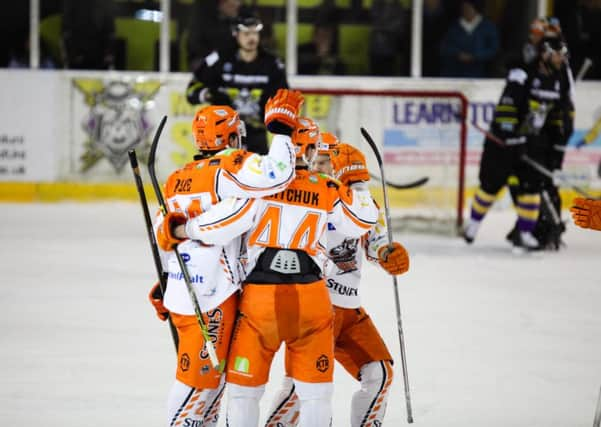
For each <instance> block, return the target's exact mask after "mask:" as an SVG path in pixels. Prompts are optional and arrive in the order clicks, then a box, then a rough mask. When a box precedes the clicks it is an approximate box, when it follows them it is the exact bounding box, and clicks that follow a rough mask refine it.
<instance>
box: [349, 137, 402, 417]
mask: <svg viewBox="0 0 601 427" xmlns="http://www.w3.org/2000/svg"><path fill="white" fill-rule="evenodd" d="M361 135H363V138H365V140H366V141H367V143H368V144H369V146H370V147H371V149H372V151H373V152H374V155H375V156H376V160H377V162H378V166H379V167H380V178H381V179H380V182H382V192H383V197H384V211H385V213H386V228H387V231H388V244H392V241H393V240H392V228H391V227H392V222H391V220H390V206H389V205H388V193H387V190H386V185H385V184H384V183H387V182H388V181H386V177H385V175H384V163H383V161H382V156H380V151H379V150H378V147H377V146H376V143H375V142H374V140H373V139H372V137H371V135H370V134H369V133H368V132H367V130H365V128H361ZM392 283H393V285H394V303H395V308H396V320H397V329H398V332H399V344H400V346H401V365H402V368H403V381H404V383H405V405H406V406H407V422H408V423H412V422H413V413H412V410H411V395H410V394H409V377H408V374H407V357H406V355H405V337H404V334H403V323H402V321H401V303H400V302H399V285H398V282H397V277H396V276H392Z"/></svg>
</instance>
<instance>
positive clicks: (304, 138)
mask: <svg viewBox="0 0 601 427" xmlns="http://www.w3.org/2000/svg"><path fill="white" fill-rule="evenodd" d="M291 139H292V144H293V145H294V148H295V150H296V158H297V159H298V158H302V159H303V160H304V161H306V162H307V163H311V162H312V161H313V158H315V155H316V154H317V150H316V148H317V143H318V141H319V127H318V126H317V124H316V123H315V122H314V121H313V120H311V119H310V118H308V117H299V118H298V123H297V125H296V128H295V129H294V132H292V136H291ZM311 147H312V148H313V149H314V150H313V151H314V152H313V154H312V155H311V158H307V148H311Z"/></svg>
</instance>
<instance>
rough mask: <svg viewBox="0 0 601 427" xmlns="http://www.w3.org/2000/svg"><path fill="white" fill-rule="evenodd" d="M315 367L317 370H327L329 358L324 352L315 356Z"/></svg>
mask: <svg viewBox="0 0 601 427" xmlns="http://www.w3.org/2000/svg"><path fill="white" fill-rule="evenodd" d="M315 368H316V369H317V370H318V371H319V372H325V371H327V370H328V369H329V368H330V359H329V358H328V356H326V355H325V354H322V355H321V356H319V357H318V358H317V361H316V362H315Z"/></svg>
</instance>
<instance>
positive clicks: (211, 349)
mask: <svg viewBox="0 0 601 427" xmlns="http://www.w3.org/2000/svg"><path fill="white" fill-rule="evenodd" d="M166 121H167V116H163V118H162V119H161V122H160V123H159V127H158V129H157V131H156V133H155V134H154V139H153V140H152V145H151V146H150V154H149V155H148V174H149V175H150V180H151V182H152V188H153V189H154V192H155V194H156V197H157V200H158V202H159V208H160V209H161V213H162V214H163V216H165V215H167V214H168V213H169V209H168V208H167V204H166V203H165V198H164V197H163V193H162V191H161V187H160V185H159V182H158V180H157V175H156V172H155V169H154V166H155V161H154V158H155V155H156V150H157V146H158V143H159V136H160V135H161V131H162V130H163V127H164V126H165V122H166ZM173 252H174V253H175V257H176V258H177V262H178V264H179V268H180V270H181V272H182V275H183V277H184V282H185V284H186V289H187V290H188V294H189V295H190V299H191V300H192V305H193V306H194V313H195V314H196V320H198V325H199V326H200V332H201V334H202V337H203V339H204V340H205V347H206V349H207V353H209V359H210V360H211V364H212V365H213V368H215V369H218V368H219V358H218V357H217V353H216V352H215V346H214V345H213V341H211V337H210V336H209V329H208V328H207V324H206V323H205V321H204V319H203V318H202V314H201V311H200V304H199V303H198V298H197V297H196V293H195V292H194V288H193V287H192V280H191V279H190V273H189V272H188V267H187V266H186V262H185V261H184V259H183V258H182V255H181V254H180V253H179V250H178V248H177V246H176V247H175V248H173Z"/></svg>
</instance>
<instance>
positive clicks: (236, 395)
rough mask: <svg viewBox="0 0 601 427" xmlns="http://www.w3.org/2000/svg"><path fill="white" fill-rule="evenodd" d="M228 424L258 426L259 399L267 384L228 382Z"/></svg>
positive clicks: (229, 425) (232, 425)
mask: <svg viewBox="0 0 601 427" xmlns="http://www.w3.org/2000/svg"><path fill="white" fill-rule="evenodd" d="M227 386H228V403H227V426H228V427H258V425H259V401H260V400H261V397H262V396H263V393H264V392H265V386H264V385H262V386H257V387H247V386H242V385H237V384H232V383H228V384H227Z"/></svg>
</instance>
